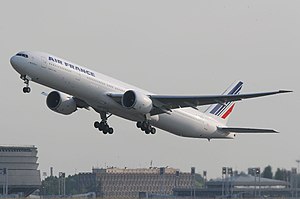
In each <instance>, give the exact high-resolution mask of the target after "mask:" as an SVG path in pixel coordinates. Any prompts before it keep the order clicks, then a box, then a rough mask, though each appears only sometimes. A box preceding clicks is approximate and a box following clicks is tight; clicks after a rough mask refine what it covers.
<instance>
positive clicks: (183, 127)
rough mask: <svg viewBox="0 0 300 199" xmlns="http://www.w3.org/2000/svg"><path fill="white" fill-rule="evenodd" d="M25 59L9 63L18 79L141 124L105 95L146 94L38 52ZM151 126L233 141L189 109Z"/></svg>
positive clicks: (214, 122) (162, 116)
mask: <svg viewBox="0 0 300 199" xmlns="http://www.w3.org/2000/svg"><path fill="white" fill-rule="evenodd" d="M24 53H26V54H27V55H28V58H23V57H18V56H13V57H12V58H11V63H12V65H13V67H14V69H15V70H16V71H17V72H18V73H20V74H21V75H27V76H28V77H30V80H31V81H34V82H36V83H39V84H42V85H44V86H47V87H50V88H53V89H55V90H58V91H61V92H63V93H67V94H69V95H72V96H74V97H76V98H79V99H81V100H83V101H85V102H86V103H88V104H89V105H90V106H91V107H93V108H94V109H96V110H103V111H106V112H109V113H112V114H113V115H117V116H119V117H122V118H125V119H128V120H132V121H142V120H143V119H144V117H143V115H141V114H138V113H136V112H135V111H134V110H132V109H128V108H125V107H123V106H122V105H121V104H119V103H117V102H116V101H114V100H113V99H112V98H110V97H109V96H107V94H108V93H117V94H123V93H124V92H126V91H127V90H136V91H139V92H142V93H143V94H145V95H150V94H153V93H150V92H148V91H145V90H142V89H140V88H137V87H135V86H132V85H129V84H126V83H124V82H121V81H119V80H116V79H113V78H111V77H108V76H106V75H103V74H101V73H97V72H95V71H92V70H90V69H88V68H86V67H82V66H79V65H77V64H73V63H71V62H69V61H67V60H64V59H61V58H58V57H56V56H53V55H50V54H47V53H41V52H28V51H26V52H24ZM150 122H151V124H152V125H153V126H155V127H157V128H160V129H163V130H165V131H168V132H170V133H173V134H175V135H178V136H183V137H194V138H207V139H212V138H234V136H235V134H233V133H222V132H220V131H218V129H217V126H224V125H222V124H220V123H219V122H218V121H217V120H216V119H214V118H213V117H210V116H209V115H207V114H204V113H202V112H200V111H198V110H195V109H192V108H181V109H174V110H172V112H170V114H166V113H164V114H159V115H154V116H151V121H150Z"/></svg>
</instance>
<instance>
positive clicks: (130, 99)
mask: <svg viewBox="0 0 300 199" xmlns="http://www.w3.org/2000/svg"><path fill="white" fill-rule="evenodd" d="M122 105H123V106H124V107H126V108H128V109H134V110H136V111H137V112H139V113H142V114H147V113H150V111H151V110H152V100H151V99H150V98H149V97H148V96H147V95H144V94H142V93H139V92H137V91H133V90H128V91H126V92H125V93H124V95H123V96H122Z"/></svg>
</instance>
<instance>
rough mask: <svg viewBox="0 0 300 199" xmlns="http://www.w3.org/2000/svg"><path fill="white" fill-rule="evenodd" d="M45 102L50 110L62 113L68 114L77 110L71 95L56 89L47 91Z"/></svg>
mask: <svg viewBox="0 0 300 199" xmlns="http://www.w3.org/2000/svg"><path fill="white" fill-rule="evenodd" d="M46 103H47V106H48V108H50V109H51V110H52V111H54V112H57V113H61V114H64V115H70V114H71V113H73V112H75V111H76V110H77V105H76V102H75V100H74V99H73V97H71V96H68V95H66V94H64V93H60V92H57V91H52V92H51V93H49V95H48V96H47V99H46Z"/></svg>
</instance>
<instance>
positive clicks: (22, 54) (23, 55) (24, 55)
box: [16, 53, 28, 58]
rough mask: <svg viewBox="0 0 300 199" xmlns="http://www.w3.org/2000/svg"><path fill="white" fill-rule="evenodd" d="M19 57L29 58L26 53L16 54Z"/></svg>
mask: <svg viewBox="0 0 300 199" xmlns="http://www.w3.org/2000/svg"><path fill="white" fill-rule="evenodd" d="M16 55H17V56H21V57H25V58H28V55H26V54H24V53H18V54H16Z"/></svg>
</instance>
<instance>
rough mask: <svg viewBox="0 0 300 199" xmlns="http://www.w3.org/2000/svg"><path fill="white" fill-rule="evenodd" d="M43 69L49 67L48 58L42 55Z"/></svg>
mask: <svg viewBox="0 0 300 199" xmlns="http://www.w3.org/2000/svg"><path fill="white" fill-rule="evenodd" d="M41 66H42V68H43V69H46V68H47V58H46V57H42V64H41Z"/></svg>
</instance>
